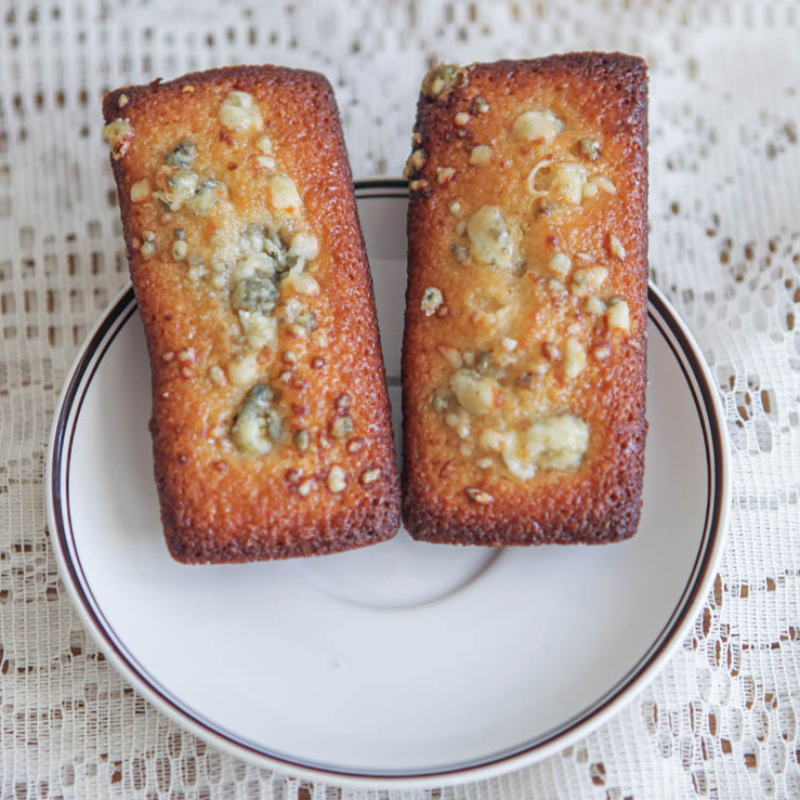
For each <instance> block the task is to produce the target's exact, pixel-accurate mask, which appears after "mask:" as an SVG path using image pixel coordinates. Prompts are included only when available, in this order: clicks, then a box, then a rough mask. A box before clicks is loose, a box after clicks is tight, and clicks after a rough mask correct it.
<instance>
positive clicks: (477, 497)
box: [464, 486, 494, 506]
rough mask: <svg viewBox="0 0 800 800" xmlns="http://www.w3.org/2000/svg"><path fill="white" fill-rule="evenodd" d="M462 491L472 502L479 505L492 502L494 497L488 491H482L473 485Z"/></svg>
mask: <svg viewBox="0 0 800 800" xmlns="http://www.w3.org/2000/svg"><path fill="white" fill-rule="evenodd" d="M464 492H465V493H466V495H467V497H469V499H470V500H472V502H473V503H477V504H478V505H479V506H485V505H488V504H489V503H493V502H494V497H492V496H491V495H490V494H489V493H488V492H484V491H483V490H482V489H478V488H477V487H475V486H470V487H469V488H467V489H464Z"/></svg>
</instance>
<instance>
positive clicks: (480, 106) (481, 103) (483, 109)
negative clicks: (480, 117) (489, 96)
mask: <svg viewBox="0 0 800 800" xmlns="http://www.w3.org/2000/svg"><path fill="white" fill-rule="evenodd" d="M472 108H473V110H474V112H475V113H476V114H488V113H489V104H488V103H487V102H486V99H485V98H484V97H481V95H476V97H475V99H474V100H473V101H472Z"/></svg>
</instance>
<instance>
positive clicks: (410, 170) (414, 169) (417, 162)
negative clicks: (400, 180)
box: [403, 149, 428, 179]
mask: <svg viewBox="0 0 800 800" xmlns="http://www.w3.org/2000/svg"><path fill="white" fill-rule="evenodd" d="M427 159H428V157H427V156H426V155H425V151H424V150H420V149H417V150H414V151H412V153H411V155H410V156H409V157H408V160H407V161H406V167H405V169H404V170H403V177H404V178H409V179H410V178H415V177H416V176H417V175H419V173H420V171H421V170H422V168H423V167H424V166H425V162H426V161H427Z"/></svg>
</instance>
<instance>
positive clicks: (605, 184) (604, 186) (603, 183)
mask: <svg viewBox="0 0 800 800" xmlns="http://www.w3.org/2000/svg"><path fill="white" fill-rule="evenodd" d="M592 183H593V184H594V185H595V186H596V187H597V188H598V189H599V190H600V191H601V192H607V193H608V194H616V193H617V187H616V186H614V184H613V183H612V182H611V181H610V180H609V179H608V178H604V177H603V176H602V175H598V176H597V177H596V178H593V179H592Z"/></svg>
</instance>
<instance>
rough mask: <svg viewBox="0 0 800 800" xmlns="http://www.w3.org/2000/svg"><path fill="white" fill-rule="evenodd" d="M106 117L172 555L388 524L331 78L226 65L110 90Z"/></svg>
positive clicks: (375, 391) (388, 453) (359, 266)
mask: <svg viewBox="0 0 800 800" xmlns="http://www.w3.org/2000/svg"><path fill="white" fill-rule="evenodd" d="M103 111H104V116H105V120H106V127H105V136H106V139H107V140H108V142H109V144H110V146H111V158H112V165H113V169H114V175H115V177H116V181H117V188H118V194H119V204H120V211H121V215H122V222H123V227H124V233H125V242H126V245H127V250H128V258H129V262H130V273H131V279H132V282H133V288H134V291H135V293H136V299H137V301H138V305H139V311H140V313H141V317H142V321H143V323H144V329H145V334H146V338H147V346H148V350H149V355H150V362H151V366H152V390H153V411H152V419H151V424H150V430H151V433H152V437H153V452H154V461H155V476H156V483H157V487H158V495H159V500H160V504H161V519H162V522H163V527H164V532H165V534H166V540H167V544H168V547H169V551H170V552H171V554H172V555H173V557H174V558H176V559H177V560H178V561H182V562H186V563H204V562H240V561H252V560H258V559H275V558H288V557H292V556H308V555H317V554H322V553H333V552H337V551H340V550H348V549H351V548H355V547H360V546H363V545H368V544H371V543H373V542H378V541H381V540H383V539H386V538H388V537H391V536H393V535H394V534H395V533H396V531H397V530H398V527H399V524H400V523H399V518H400V494H399V480H398V475H397V470H396V466H395V454H394V444H393V439H392V430H391V423H390V412H389V403H388V396H387V391H386V383H385V377H384V369H383V361H382V358H381V351H380V342H379V335H378V327H377V321H376V315H375V304H374V298H373V292H372V282H371V277H370V272H369V266H368V264H367V258H366V253H365V249H364V241H363V236H362V233H361V229H360V227H359V222H358V217H357V213H356V203H355V197H354V192H353V184H352V179H351V175H350V168H349V165H348V161H347V155H346V152H345V145H344V141H343V136H342V129H341V124H340V121H339V115H338V111H337V107H336V102H335V100H334V96H333V92H332V90H331V87H330V85H329V84H328V82H327V81H326V80H325V78H324V77H323V76H321V75H318V74H315V73H311V72H302V71H296V70H289V69H283V68H280V67H273V66H261V67H235V68H228V69H219V70H212V71H209V72H203V73H197V74H193V75H187V76H185V77H183V78H180V79H178V80H174V81H170V82H169V83H159V82H158V81H156V82H155V83H152V84H150V85H149V86H132V87H127V88H123V89H119V90H117V91H114V92H111V93H109V94H107V95H106V97H105V100H104V104H103ZM131 379H132V380H136V379H137V378H136V376H131ZM124 457H125V454H124V453H121V454H120V458H124Z"/></svg>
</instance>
